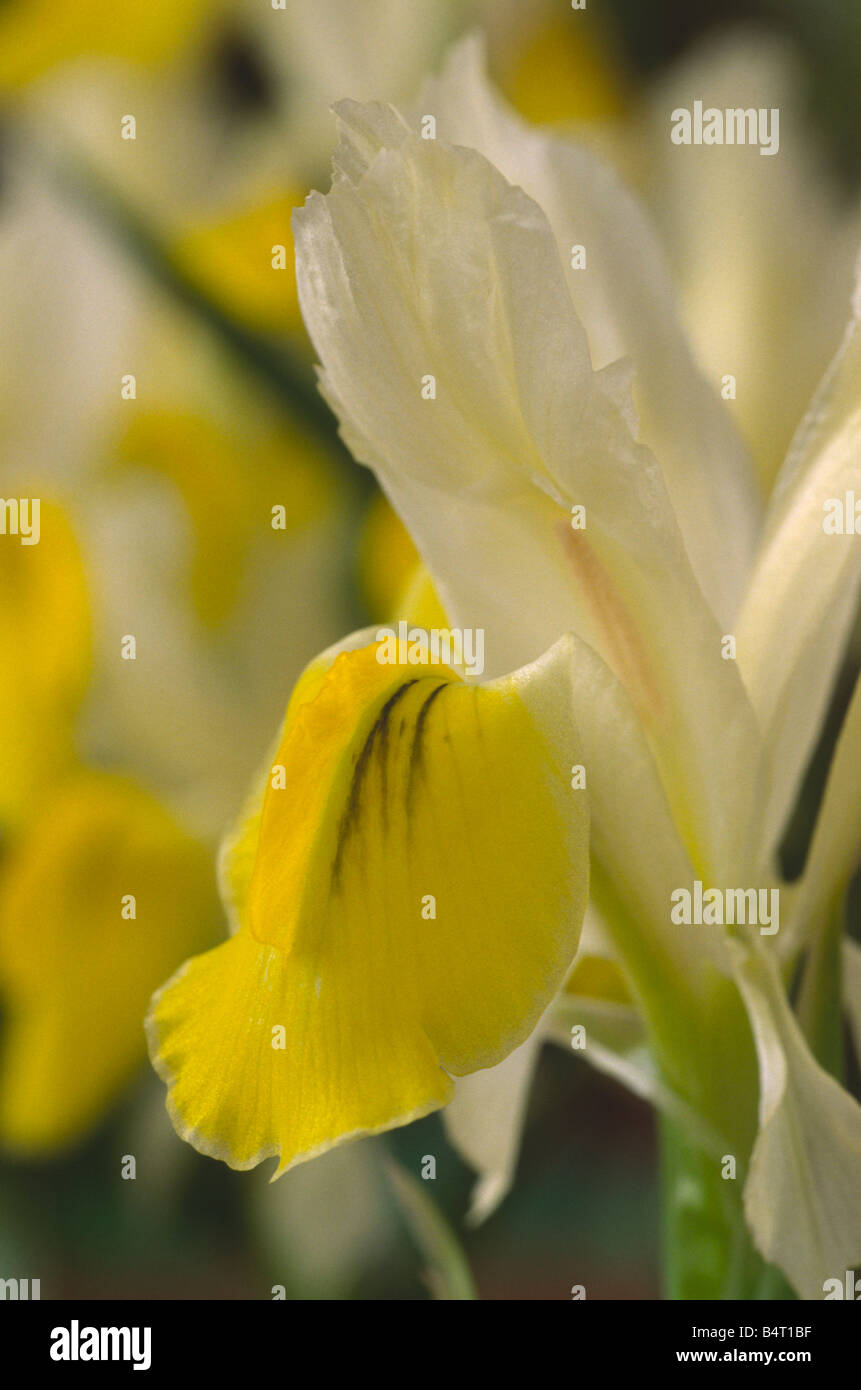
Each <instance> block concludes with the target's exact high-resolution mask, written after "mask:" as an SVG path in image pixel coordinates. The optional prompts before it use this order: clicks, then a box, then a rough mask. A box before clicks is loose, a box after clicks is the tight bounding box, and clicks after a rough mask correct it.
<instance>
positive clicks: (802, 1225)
mask: <svg viewBox="0 0 861 1390" xmlns="http://www.w3.org/2000/svg"><path fill="white" fill-rule="evenodd" d="M735 949H736V950H737V952H738V957H737V975H738V981H739V988H740V989H741V991H742V994H743V995H744V999H745V1003H746V1005H747V1009H748V1014H749V1017H750V1021H751V1027H752V1028H753V1033H754V1037H755V1039H756V1047H757V1053H758V1056H759V1072H760V1101H759V1112H760V1113H759V1135H758V1137H757V1140H756V1143H755V1145H754V1148H753V1152H752V1154H751V1159H750V1167H749V1171H748V1177H747V1182H746V1184H745V1189H744V1205H745V1213H746V1215H747V1220H748V1224H749V1226H750V1228H751V1231H752V1232H753V1236H754V1240H755V1242H756V1244H757V1246H758V1248H759V1250H760V1252H761V1253H762V1254H763V1255H764V1256H765V1258H766V1259H767V1260H769V1261H770V1262H771V1263H772V1264H776V1265H777V1266H778V1267H779V1268H780V1269H782V1270H783V1272H784V1274H785V1275H786V1277H787V1278H788V1279H789V1280H790V1281H791V1283H792V1284H793V1285H794V1286H795V1288H796V1289H797V1290H798V1292H799V1294H800V1295H801V1297H802V1298H808V1299H815V1298H822V1296H823V1284H824V1281H825V1280H826V1279H831V1278H838V1279H840V1278H842V1277H843V1273H844V1271H845V1270H847V1269H853V1268H854V1267H855V1266H856V1265H857V1264H858V1263H859V1261H861V1210H859V1205H858V1191H859V1186H861V1106H859V1105H858V1102H857V1101H856V1100H854V1099H853V1097H852V1096H850V1094H849V1092H848V1091H845V1090H844V1089H843V1088H842V1087H841V1086H839V1085H838V1083H837V1082H836V1081H835V1080H834V1078H833V1077H831V1076H829V1075H828V1073H827V1072H825V1071H823V1070H822V1068H821V1067H820V1066H819V1065H818V1063H817V1062H816V1061H815V1059H814V1057H813V1055H812V1054H811V1052H810V1049H809V1048H808V1046H807V1044H806V1043H805V1041H804V1038H803V1036H802V1034H801V1031H800V1029H799V1027H798V1024H797V1022H796V1020H795V1016H794V1014H793V1013H792V1010H791V1009H790V1007H789V1004H788V1002H787V1000H786V996H785V994H784V991H783V988H782V986H781V983H780V979H779V976H778V974H777V970H776V968H775V965H774V962H773V961H772V960H771V959H769V958H768V957H767V956H766V955H765V954H764V953H760V952H758V951H754V950H752V949H748V948H746V947H742V946H740V945H739V946H736V947H735Z"/></svg>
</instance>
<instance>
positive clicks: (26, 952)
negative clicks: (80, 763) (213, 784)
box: [0, 774, 218, 1151]
mask: <svg viewBox="0 0 861 1390" xmlns="http://www.w3.org/2000/svg"><path fill="white" fill-rule="evenodd" d="M130 898H133V899H134V903H133V904H132V903H131V902H130V901H129V899H130ZM132 911H134V914H135V915H134V917H132V916H131V915H130V914H131V912H132ZM217 912H218V906H217V902H216V901H215V894H214V892H213V889H212V886H211V870H210V865H209V859H208V855H207V854H206V852H205V850H204V849H203V848H202V847H201V846H199V845H198V844H196V843H195V842H194V841H193V840H191V839H189V838H188V837H187V836H186V835H185V834H183V833H182V832H181V831H180V830H179V829H178V827H177V826H176V825H175V824H174V823H173V821H172V820H171V818H170V817H169V816H168V814H167V813H166V812H165V811H164V810H163V809H162V808H161V807H160V806H159V804H158V803H157V802H155V801H153V800H152V799H151V798H150V797H149V796H148V795H147V794H146V793H145V792H143V791H141V790H140V789H139V788H137V787H136V786H134V785H133V784H132V783H130V782H126V781H124V780H121V779H120V778H115V777H110V776H106V775H101V774H85V775H82V776H80V777H78V778H76V779H75V780H74V781H73V782H70V783H67V784H66V785H65V786H64V787H63V788H62V789H60V790H55V791H54V793H53V795H52V798H51V800H50V803H49V804H48V805H47V808H46V811H45V813H44V814H42V815H40V816H37V817H36V819H35V820H34V822H33V823H32V825H31V826H30V827H29V829H28V832H27V834H26V835H25V836H23V837H22V838H21V839H20V840H19V841H18V842H17V843H16V844H15V845H14V846H13V848H12V850H11V851H10V853H9V856H8V859H7V860H6V861H5V862H4V866H3V874H2V878H1V879H0V1003H2V1010H3V1024H4V1027H3V1044H2V1051H0V1140H2V1142H3V1144H4V1145H6V1146H8V1147H11V1148H15V1149H19V1150H22V1151H24V1150H26V1151H37V1150H43V1149H50V1148H53V1147H55V1146H57V1145H60V1144H63V1143H67V1142H70V1141H71V1140H73V1139H75V1138H77V1137H78V1135H79V1134H81V1133H82V1132H83V1131H84V1130H85V1129H86V1128H87V1126H88V1125H90V1124H91V1123H92V1122H93V1121H94V1120H95V1119H96V1118H97V1117H98V1115H99V1114H100V1113H101V1111H102V1110H103V1108H104V1106H105V1105H106V1104H107V1103H108V1101H109V1100H110V1099H111V1098H112V1097H113V1095H114V1094H115V1092H116V1091H117V1090H118V1089H119V1087H120V1086H121V1085H122V1084H123V1083H124V1082H125V1081H126V1080H127V1079H128V1077H129V1076H130V1074H131V1073H132V1071H133V1070H134V1068H135V1066H137V1065H138V1064H139V1063H140V1062H141V1061H142V1060H143V1057H144V1056H145V1046H144V1032H143V1016H144V1013H145V1011H146V1006H147V1000H148V998H149V995H150V994H151V992H152V990H153V988H154V986H155V985H156V983H157V982H158V981H159V980H160V979H163V978H164V975H165V974H166V972H167V971H169V970H171V969H173V968H175V966H176V964H177V963H178V962H179V961H180V960H182V958H183V957H184V956H185V955H186V954H187V953H188V952H189V951H190V950H199V949H201V948H202V947H203V946H205V945H206V943H207V940H211V939H212V935H213V923H214V922H215V920H216V914H217ZM124 914H125V915H124Z"/></svg>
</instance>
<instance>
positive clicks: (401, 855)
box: [148, 643, 588, 1173]
mask: <svg viewBox="0 0 861 1390" xmlns="http://www.w3.org/2000/svg"><path fill="white" fill-rule="evenodd" d="M380 651H381V648H380V647H379V646H377V645H372V646H370V647H363V648H360V649H358V650H352V651H345V652H342V653H341V654H340V655H339V656H338V657H337V658H336V659H335V660H334V662H328V663H327V662H318V663H316V664H315V666H314V667H313V668H311V670H310V671H309V673H308V674H307V675H306V677H305V678H304V680H303V682H301V683H300V686H299V688H298V689H297V692H296V694H295V695H294V698H293V700H292V701H291V705H290V708H289V710H288V714H287V718H286V721H285V725H284V730H283V734H282V738H281V741H280V746H279V748H278V750H277V753H276V755H275V763H274V768H273V772H272V775H271V776H270V777H269V778H268V781H267V785H266V790H265V794H264V797H263V803H262V810H257V811H255V810H254V805H253V801H252V803H251V804H250V805H249V807H248V808H246V814H245V818H244V821H243V829H242V830H241V831H240V832H239V834H238V836H236V837H234V838H233V840H232V841H231V842H230V849H229V851H228V856H227V859H228V861H233V863H234V865H235V866H236V867H235V871H234V870H233V869H232V868H231V863H230V862H227V863H226V864H224V865H223V866H222V879H223V881H225V883H226V885H227V888H228V895H229V896H230V897H231V899H232V906H233V909H234V912H235V913H236V915H237V916H238V919H239V922H240V929H239V931H238V932H237V934H236V935H235V936H234V937H233V938H232V939H231V940H230V941H229V942H227V943H225V944H224V945H222V946H220V947H218V948H217V949H216V950H215V951H211V952H209V953H208V954H207V955H205V956H202V957H200V958H198V959H196V960H193V961H191V962H189V963H188V964H187V965H186V966H185V967H184V968H183V970H182V971H180V972H179V974H178V975H177V976H176V977H175V978H174V979H173V980H172V981H170V982H169V983H168V985H167V986H166V987H165V988H164V989H163V990H162V991H160V992H159V994H157V995H156V997H155V999H154V1001H153V1008H152V1011H151V1014H150V1019H149V1025H148V1026H149V1033H150V1047H151V1052H152V1054H153V1058H154V1062H155V1065H156V1067H157V1069H158V1070H159V1072H160V1073H161V1075H162V1076H163V1077H164V1079H165V1080H166V1081H167V1082H168V1084H169V1086H170V1088H171V1095H170V1100H169V1105H170V1109H171V1114H172V1117H173V1120H174V1124H175V1125H176V1127H177V1129H178V1131H179V1132H180V1133H181V1134H182V1135H183V1137H185V1138H186V1139H188V1140H189V1141H190V1142H191V1143H193V1144H194V1145H195V1147H197V1148H198V1149H200V1150H201V1151H203V1152H205V1153H210V1154H213V1155H215V1156H217V1157H220V1158H224V1159H225V1160H226V1161H227V1162H228V1163H230V1164H231V1165H232V1166H233V1167H237V1168H248V1167H251V1166H253V1165H254V1164H255V1163H257V1162H259V1161H260V1159H261V1158H264V1157H267V1156H269V1155H272V1154H278V1155H280V1164H279V1168H278V1172H279V1173H280V1172H283V1171H285V1170H286V1169H287V1168H288V1167H290V1166H291V1165H292V1164H293V1163H295V1162H298V1161H299V1160H301V1159H306V1158H310V1157H311V1156H313V1155H314V1154H315V1153H319V1152H321V1151H322V1150H324V1149H326V1148H328V1147H330V1146H331V1145H332V1144H335V1143H338V1142H340V1141H342V1140H344V1139H347V1138H349V1137H351V1136H353V1135H355V1134H359V1133H370V1132H374V1131H378V1130H381V1129H386V1128H389V1127H391V1126H392V1125H395V1124H402V1123H405V1122H406V1121H408V1120H410V1119H412V1118H415V1117H417V1116H419V1115H421V1114H425V1113H426V1112H427V1111H429V1110H431V1109H435V1108H437V1107H438V1106H440V1105H443V1104H445V1102H446V1101H447V1100H448V1099H449V1098H450V1096H451V1094H452V1082H451V1078H450V1075H449V1073H451V1074H454V1075H462V1074H464V1073H466V1072H470V1071H475V1070H477V1069H479V1068H482V1067H487V1066H492V1065H494V1064H495V1063H496V1062H498V1061H500V1060H501V1059H502V1058H503V1057H504V1056H506V1055H507V1054H508V1053H509V1052H510V1051H511V1050H512V1049H513V1048H514V1047H516V1046H517V1045H518V1044H519V1043H520V1042H522V1041H523V1039H524V1038H525V1037H527V1036H528V1034H529V1033H530V1032H531V1030H532V1028H533V1027H534V1026H535V1024H536V1023H537V1021H538V1019H539V1017H540V1016H541V1013H542V1012H543V1010H544V1008H545V1007H546V1005H547V1003H548V1002H549V1000H550V999H551V998H552V996H553V995H554V994H555V993H556V991H557V990H558V989H559V987H560V986H561V984H562V982H563V980H564V977H565V972H566V970H567V969H568V967H569V966H570V962H571V960H572V958H573V954H574V952H575V950H576V946H577V941H578V938H579V930H580V924H581V921H582V916H583V911H584V908H585V901H586V894H587V891H588V884H587V879H588V844H587V838H588V830H587V826H588V811H587V807H586V802H585V799H584V798H583V795H582V793H579V792H573V791H572V790H571V789H570V785H569V778H568V775H567V769H568V768H569V767H570V764H571V763H572V762H576V761H577V757H576V748H577V743H576V735H575V733H574V730H573V727H572V725H571V721H570V714H569V707H570V688H569V687H568V685H567V682H566V680H565V669H566V663H567V661H568V660H569V659H570V653H569V651H568V648H567V643H561V644H559V647H558V648H554V649H553V651H552V652H550V653H548V655H547V656H546V657H545V658H542V660H541V661H539V662H537V663H534V664H533V666H531V667H527V668H525V669H524V671H522V672H518V673H515V675H514V676H512V677H509V678H508V679H507V680H505V681H500V682H494V683H492V684H489V685H486V686H475V685H467V684H466V683H465V682H464V681H462V680H460V679H459V678H458V677H456V676H455V674H454V672H452V671H451V670H448V669H446V668H445V667H441V666H434V667H430V666H420V665H403V666H398V665H385V664H381V663H380V661H378V659H377V657H378V653H379V652H380ZM279 769H283V776H282V775H281V774H280V773H279ZM282 781H283V783H284V785H283V786H281V785H279V783H280V782H282ZM252 860H253V865H252Z"/></svg>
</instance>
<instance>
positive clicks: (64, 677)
mask: <svg viewBox="0 0 861 1390" xmlns="http://www.w3.org/2000/svg"><path fill="white" fill-rule="evenodd" d="M0 593H2V595H3V602H2V604H0V728H2V730H3V737H2V739H0V830H4V831H8V830H9V829H10V828H11V827H13V826H15V825H17V824H18V823H19V821H20V820H21V819H22V818H23V817H24V816H25V814H26V813H27V812H28V811H29V809H30V808H31V807H32V805H33V803H34V802H37V801H39V800H41V799H42V798H43V797H44V795H45V790H46V787H48V786H50V785H51V784H52V783H53V782H54V781H55V780H56V779H57V778H58V777H60V776H62V775H63V774H64V772H65V771H66V769H67V768H68V767H69V765H70V764H71V763H72V761H73V759H74V719H75V715H76V713H77V709H78V706H79V704H80V701H81V699H82V697H83V694H84V690H85V687H86V683H87V680H88V679H89V674H90V657H91V639H90V615H89V608H88V602H87V586H86V579H85V575H84V567H83V562H82V559H81V555H80V553H79V550H78V546H77V542H76V540H75V537H74V535H73V533H72V530H71V527H70V525H69V523H68V521H67V520H66V517H65V516H64V514H63V512H62V511H61V509H60V508H59V507H57V506H55V505H53V504H50V503H48V502H46V501H44V500H40V536H39V541H38V544H37V545H22V544H21V543H20V542H19V540H18V539H17V538H16V537H13V536H9V535H4V536H2V537H0Z"/></svg>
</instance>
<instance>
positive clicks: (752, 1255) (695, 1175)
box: [660, 1117, 795, 1302]
mask: <svg viewBox="0 0 861 1390" xmlns="http://www.w3.org/2000/svg"><path fill="white" fill-rule="evenodd" d="M660 1138H661V1176H662V1194H661V1195H662V1218H663V1220H662V1236H663V1241H662V1243H663V1255H664V1297H665V1298H667V1299H673V1300H688V1299H709V1300H718V1301H721V1302H722V1301H725V1300H731V1299H756V1300H759V1299H792V1298H794V1297H795V1295H794V1293H793V1291H792V1289H791V1288H790V1287H789V1285H788V1284H787V1283H786V1281H785V1279H784V1278H783V1276H782V1275H781V1273H780V1271H779V1270H777V1269H775V1268H774V1267H773V1266H771V1265H767V1264H766V1263H765V1261H764V1260H763V1259H762V1257H761V1256H760V1255H759V1254H757V1251H756V1250H755V1249H754V1246H753V1244H752V1242H751V1239H750V1236H749V1234H748V1229H747V1223H746V1221H745V1217H744V1209H743V1207H742V1199H741V1192H742V1181H743V1179H742V1175H741V1174H738V1175H737V1176H736V1177H734V1178H733V1177H730V1176H727V1177H724V1176H723V1171H724V1168H725V1165H724V1163H722V1162H716V1161H715V1159H714V1157H713V1156H712V1155H710V1154H706V1153H704V1151H703V1150H702V1149H700V1148H699V1147H698V1146H697V1145H696V1144H694V1143H692V1142H691V1141H690V1139H689V1138H688V1137H687V1135H686V1134H685V1132H684V1130H683V1129H682V1128H681V1127H680V1126H679V1125H678V1124H676V1123H675V1122H674V1121H671V1120H668V1119H666V1118H665V1117H662V1118H661V1122H660ZM727 1171H728V1170H727Z"/></svg>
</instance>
